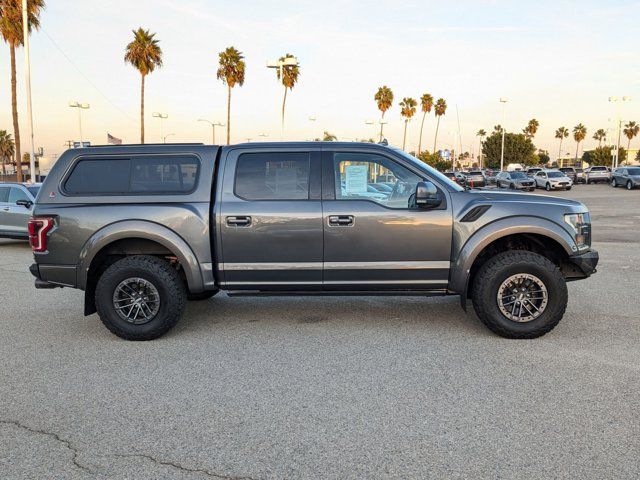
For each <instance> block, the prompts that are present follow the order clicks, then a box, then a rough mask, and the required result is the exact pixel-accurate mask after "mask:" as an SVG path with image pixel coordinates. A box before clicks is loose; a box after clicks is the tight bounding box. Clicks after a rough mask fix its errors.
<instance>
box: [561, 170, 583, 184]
mask: <svg viewBox="0 0 640 480" xmlns="http://www.w3.org/2000/svg"><path fill="white" fill-rule="evenodd" d="M558 170H560V171H561V172H562V173H564V174H565V176H567V177H569V178H570V179H571V181H572V182H573V183H574V184H575V183H578V174H577V173H576V169H575V168H573V167H560V168H558Z"/></svg>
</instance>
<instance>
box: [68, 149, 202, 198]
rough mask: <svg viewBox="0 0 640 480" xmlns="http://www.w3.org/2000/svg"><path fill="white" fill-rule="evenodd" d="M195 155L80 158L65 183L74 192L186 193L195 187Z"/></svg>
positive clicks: (196, 168)
mask: <svg viewBox="0 0 640 480" xmlns="http://www.w3.org/2000/svg"><path fill="white" fill-rule="evenodd" d="M198 168H199V163H198V160H197V159H196V158H195V157H192V156H186V155H185V156H179V155H166V156H157V157H151V156H144V157H142V156H140V157H132V158H118V159H91V160H89V159H87V160H80V161H79V162H78V163H77V164H76V166H75V168H74V169H73V171H72V172H71V175H70V176H69V178H68V179H67V181H66V182H65V190H66V191H67V193H70V194H77V195H80V194H87V195H92V194H133V195H135V194H144V193H186V192H190V191H191V190H193V188H194V186H195V183H196V179H197V176H198Z"/></svg>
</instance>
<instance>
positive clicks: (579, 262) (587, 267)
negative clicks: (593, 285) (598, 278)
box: [569, 250, 600, 277]
mask: <svg viewBox="0 0 640 480" xmlns="http://www.w3.org/2000/svg"><path fill="white" fill-rule="evenodd" d="M599 259H600V255H598V251H597V250H589V251H588V252H585V253H581V254H577V255H571V256H570V257H569V261H570V262H571V263H572V264H573V265H575V266H576V267H577V268H578V269H579V270H580V271H581V272H582V273H583V274H584V276H585V277H589V276H591V275H592V274H593V273H596V272H597V270H596V266H597V265H598V260H599Z"/></svg>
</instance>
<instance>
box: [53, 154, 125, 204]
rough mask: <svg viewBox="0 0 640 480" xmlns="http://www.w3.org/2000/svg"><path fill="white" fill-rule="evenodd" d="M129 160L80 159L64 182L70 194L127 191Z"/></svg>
mask: <svg viewBox="0 0 640 480" xmlns="http://www.w3.org/2000/svg"><path fill="white" fill-rule="evenodd" d="M130 173H131V160H129V159H128V158H127V159H117V160H114V159H110V160H107V159H100V160H98V159H96V160H80V161H79V162H78V163H77V164H76V166H75V167H74V169H73V171H72V172H71V175H69V178H68V179H67V181H66V182H65V184H64V188H65V190H66V191H67V192H68V193H71V194H89V195H91V194H99V193H126V192H129V176H130Z"/></svg>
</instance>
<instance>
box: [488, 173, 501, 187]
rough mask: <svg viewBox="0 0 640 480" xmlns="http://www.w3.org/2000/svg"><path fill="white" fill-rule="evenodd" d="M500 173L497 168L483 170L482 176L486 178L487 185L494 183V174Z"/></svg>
mask: <svg viewBox="0 0 640 480" xmlns="http://www.w3.org/2000/svg"><path fill="white" fill-rule="evenodd" d="M498 173H500V171H499V170H485V172H484V176H485V178H486V179H487V185H495V184H496V176H497V175H498Z"/></svg>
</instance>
